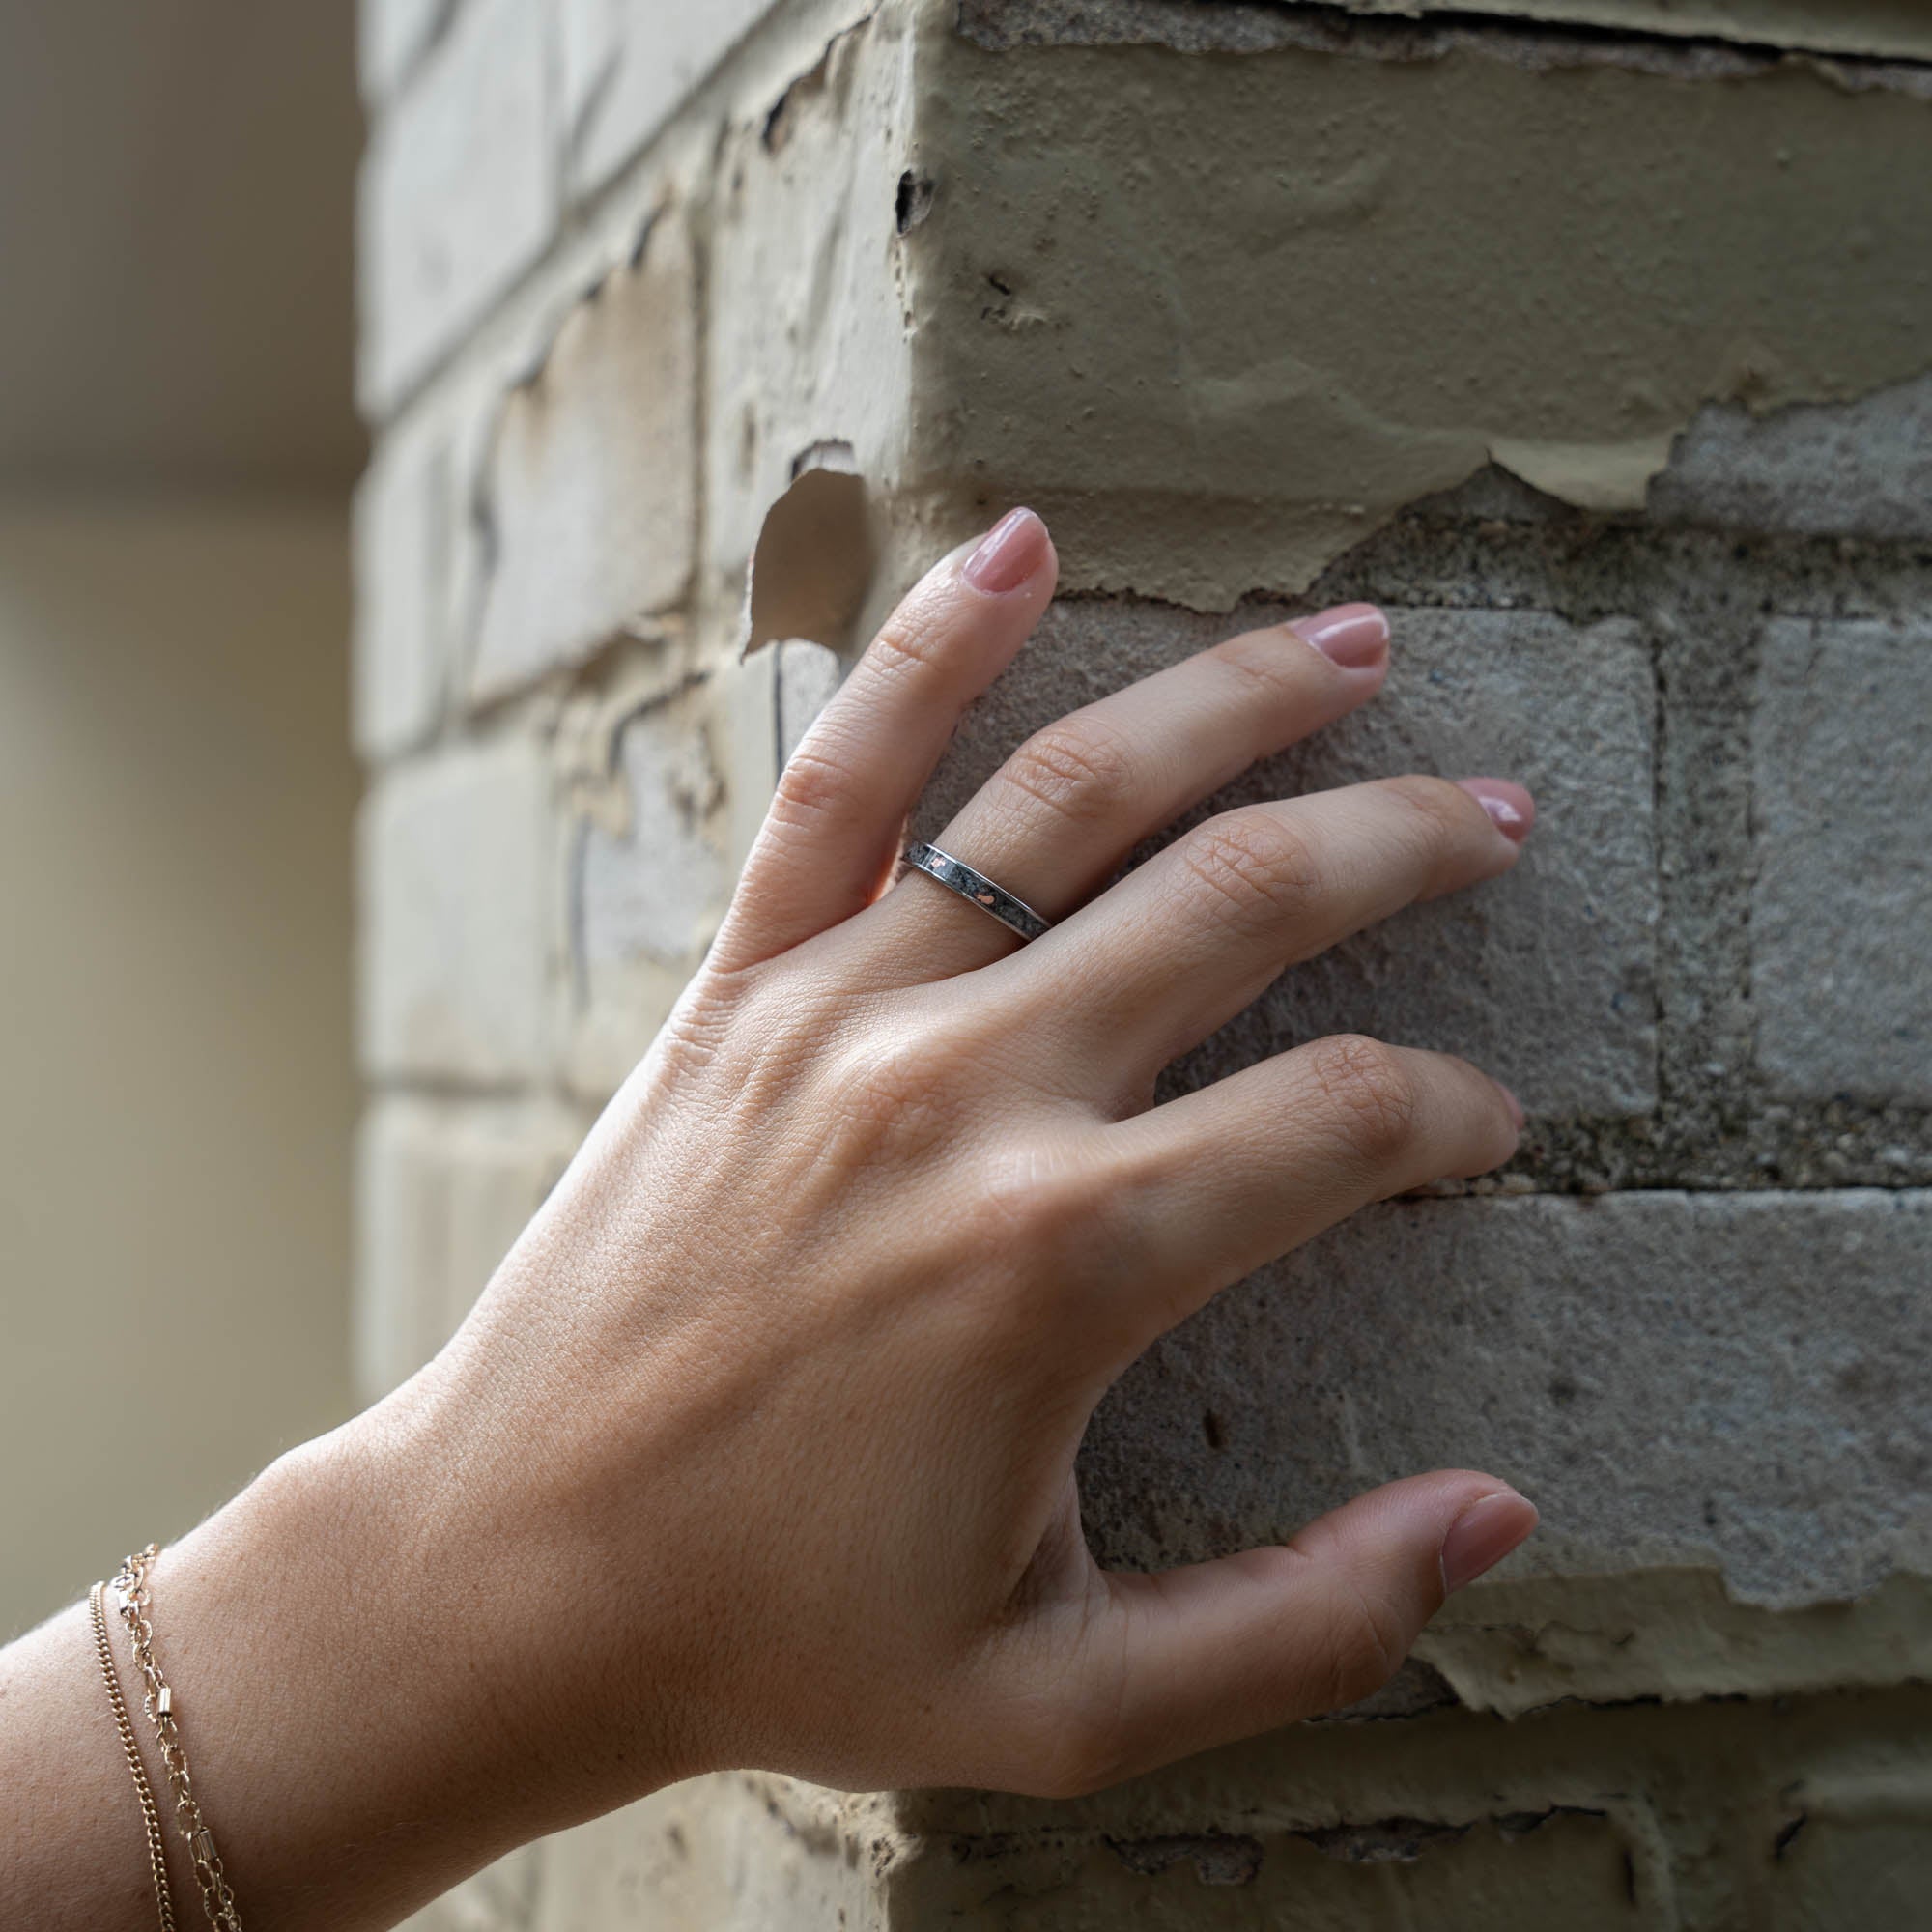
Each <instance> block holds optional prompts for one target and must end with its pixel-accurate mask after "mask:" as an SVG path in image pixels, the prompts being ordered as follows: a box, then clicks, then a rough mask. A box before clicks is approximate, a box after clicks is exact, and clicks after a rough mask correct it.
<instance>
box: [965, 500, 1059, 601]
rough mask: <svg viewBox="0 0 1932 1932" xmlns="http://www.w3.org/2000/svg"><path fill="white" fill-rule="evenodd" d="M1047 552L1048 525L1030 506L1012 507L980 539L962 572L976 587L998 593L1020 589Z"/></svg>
mask: <svg viewBox="0 0 1932 1932" xmlns="http://www.w3.org/2000/svg"><path fill="white" fill-rule="evenodd" d="M1045 556H1046V526H1045V525H1044V524H1043V523H1041V522H1040V520H1039V519H1038V518H1037V516H1035V515H1034V513H1033V512H1032V511H1031V510H1009V511H1008V512H1007V514H1006V515H1005V516H1004V517H1002V518H1001V519H1000V521H999V522H998V523H997V524H995V525H994V526H993V527H992V528H991V529H990V530H988V531H987V532H986V534H985V535H984V536H983V537H982V538H980V548H979V549H978V550H976V551H975V552H974V553H973V554H972V555H971V556H969V557H968V558H967V559H966V566H965V569H964V570H963V571H962V572H961V575H962V576H963V577H964V578H965V579H966V582H968V583H970V584H971V585H972V586H973V588H974V589H975V590H983V591H985V593H986V594H987V595H988V596H989V597H999V596H1002V595H1004V594H1005V593H1006V592H1007V591H1009V590H1017V589H1018V588H1019V587H1020V585H1021V584H1022V583H1024V582H1026V581H1027V579H1028V578H1029V577H1031V576H1032V575H1033V574H1034V572H1035V571H1036V570H1037V569H1038V568H1039V566H1040V564H1041V563H1042V561H1044V559H1045Z"/></svg>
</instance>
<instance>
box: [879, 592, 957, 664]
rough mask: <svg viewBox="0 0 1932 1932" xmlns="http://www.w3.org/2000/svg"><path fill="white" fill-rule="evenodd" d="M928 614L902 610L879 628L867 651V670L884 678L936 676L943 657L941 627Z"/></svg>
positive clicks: (926, 612)
mask: <svg viewBox="0 0 1932 1932" xmlns="http://www.w3.org/2000/svg"><path fill="white" fill-rule="evenodd" d="M930 615H931V613H930V612H929V611H920V610H912V609H907V608H906V607H904V606H901V607H900V608H899V609H898V610H897V611H894V612H893V614H892V615H891V616H890V617H888V618H887V619H886V621H885V622H884V623H883V624H882V625H880V627H879V629H878V633H877V635H876V636H875V637H874V638H873V639H872V642H871V647H870V649H869V650H867V653H866V656H867V660H868V666H869V668H871V669H872V670H875V671H877V672H878V673H879V674H880V675H881V676H883V677H889V678H900V677H912V678H923V677H929V676H931V675H933V674H934V673H935V671H936V670H937V668H938V665H939V660H940V658H941V657H942V655H943V654H944V653H943V649H942V645H943V642H944V638H943V634H942V633H943V627H940V626H936V625H934V624H932V623H931V622H930V621H923V620H928V619H929V617H930Z"/></svg>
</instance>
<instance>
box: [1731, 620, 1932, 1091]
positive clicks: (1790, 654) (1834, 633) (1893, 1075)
mask: <svg viewBox="0 0 1932 1932" xmlns="http://www.w3.org/2000/svg"><path fill="white" fill-rule="evenodd" d="M1928 716H1932V624H1927V623H1922V622H1921V623H1917V624H1901V625H1891V624H1880V623H1862V624H1830V623H1801V622H1791V621H1787V622H1780V623H1774V624H1771V625H1769V626H1768V627H1767V628H1766V631H1765V634H1764V639H1763V657H1762V661H1761V666H1760V672H1759V680H1758V692H1757V709H1756V713H1755V716H1754V718H1753V722H1752V740H1753V753H1754V767H1755V769H1754V774H1753V778H1754V784H1755V810H1754V812H1753V818H1754V821H1755V828H1756V840H1757V875H1756V878H1755V880H1754V882H1753V885H1752V890H1751V1000H1752V1007H1753V1009H1754V1015H1755V1022H1756V1034H1757V1059H1758V1065H1760V1066H1761V1067H1762V1068H1763V1069H1764V1070H1765V1072H1766V1073H1768V1074H1769V1075H1770V1077H1771V1078H1772V1080H1773V1081H1774V1082H1775V1083H1776V1085H1777V1086H1778V1087H1780V1088H1781V1089H1783V1090H1784V1091H1786V1092H1788V1093H1791V1094H1797V1095H1801V1096H1809V1097H1815V1098H1826V1097H1830V1096H1832V1095H1833V1094H1849V1095H1854V1096H1857V1097H1859V1098H1862V1099H1869V1100H1888V1099H1897V1100H1909V1101H1915V1102H1918V1103H1924V1102H1926V1101H1932V1017H1928V1014H1932V964H1928V962H1932V857H1928V853H1927V848H1926V840H1925V828H1926V826H1927V825H1928V824H1932V738H1928V736H1927V733H1926V730H1925V720H1926V719H1927V717H1928Z"/></svg>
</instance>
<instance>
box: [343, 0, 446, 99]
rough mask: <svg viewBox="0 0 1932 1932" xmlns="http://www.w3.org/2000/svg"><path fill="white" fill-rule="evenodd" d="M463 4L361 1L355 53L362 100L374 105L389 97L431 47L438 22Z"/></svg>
mask: <svg viewBox="0 0 1932 1932" xmlns="http://www.w3.org/2000/svg"><path fill="white" fill-rule="evenodd" d="M460 4H461V0H361V4H360V6H359V7H358V8H357V9H356V20H355V49H356V53H357V55H358V56H359V64H360V68H361V75H362V95H363V99H366V100H368V101H369V102H370V103H371V104H372V105H373V104H374V103H376V102H378V101H380V100H381V99H382V98H383V97H384V95H386V94H388V93H389V92H390V91H391V90H392V89H393V88H394V87H395V86H396V85H397V83H398V82H399V81H401V80H402V78H403V76H404V75H405V74H406V73H408V71H410V69H411V67H412V66H413V65H414V63H415V62H416V60H417V59H418V58H419V57H420V56H421V54H422V53H423V51H424V49H425V48H427V47H428V45H429V43H430V41H431V39H432V38H433V37H434V36H435V33H436V30H437V25H438V22H439V21H440V20H441V18H442V17H443V15H444V14H448V13H450V12H452V11H453V10H454V8H455V7H456V6H457V5H460Z"/></svg>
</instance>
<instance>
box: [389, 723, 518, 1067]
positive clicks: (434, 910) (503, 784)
mask: <svg viewBox="0 0 1932 1932" xmlns="http://www.w3.org/2000/svg"><path fill="white" fill-rule="evenodd" d="M551 794H552V783H551V778H550V774H549V772H548V770H547V768H546V767H545V764H544V762H543V759H542V756H541V754H540V753H539V752H538V750H537V749H536V748H535V747H533V746H529V745H524V744H508V745H501V746H493V747H490V748H487V749H481V750H465V751H461V752H456V753H450V754H449V755H447V756H444V757H440V758H438V759H436V760H435V761H433V762H430V763H426V764H422V765H417V766H412V767H409V768H407V769H405V770H402V771H400V772H397V773H396V774H394V775H393V776H391V777H389V778H387V779H384V781H382V782H381V783H380V784H379V785H378V787H377V788H376V790H375V792H374V794H373V795H372V796H371V798H370V800H369V802H368V804H367V805H366V806H365V808H364V810H363V817H362V828H361V829H362V857H361V866H360V876H361V882H362V895H363V909H362V911H363V929H362V943H361V977H362V1010H361V1027H362V1056H363V1061H364V1064H365V1065H366V1066H367V1067H368V1069H369V1071H370V1072H371V1073H372V1074H374V1075H376V1076H377V1077H379V1078H388V1079H411V1078H420V1079H429V1080H465V1081H471V1082H477V1083H486V1084H502V1083H506V1082H515V1081H521V1080H528V1079H533V1078H536V1077H538V1076H539V1075H541V1074H542V1073H543V1072H544V1071H545V1070H546V1069H547V1067H548V1065H549V1046H550V1038H551V1025H550V1013H549V1003H550V999H551V966H552V959H553V956H554V939H553V935H554V930H555V925H556V920H555V915H554V909H553V885H552V880H553V840H554V836H555V835H554V816H553V810H552V797H551Z"/></svg>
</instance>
